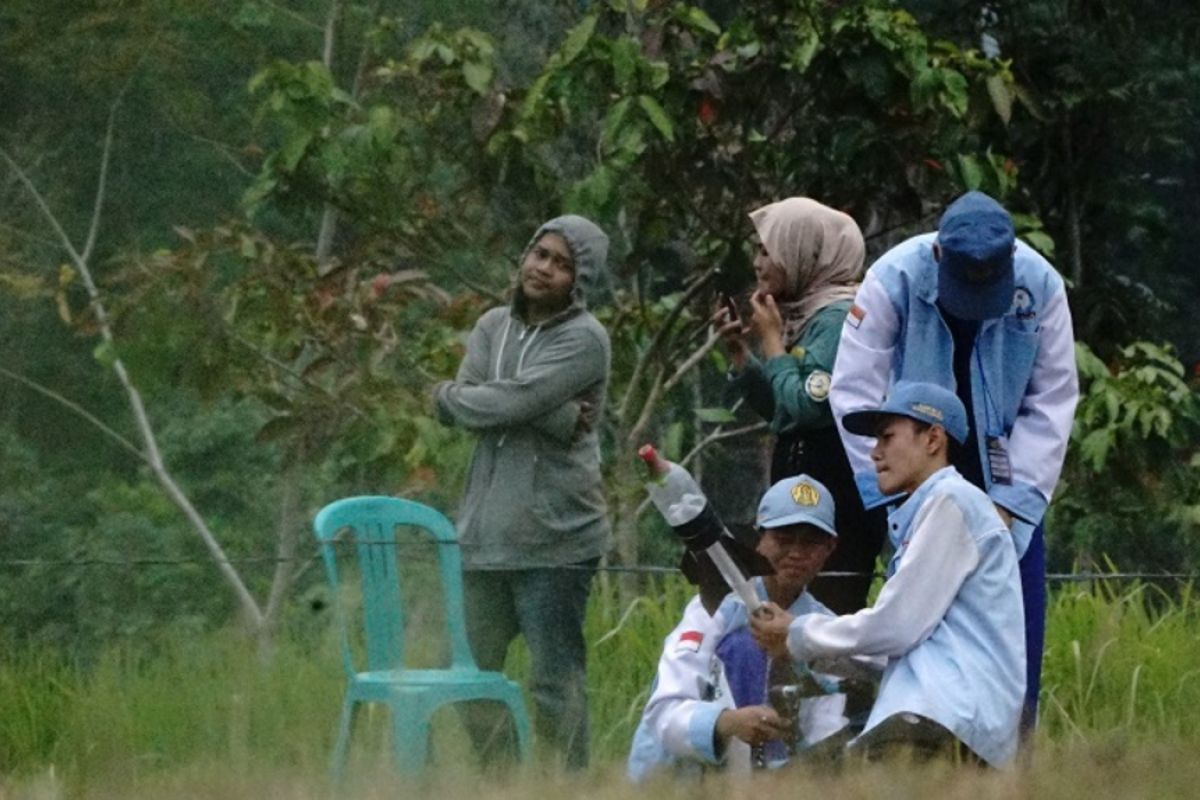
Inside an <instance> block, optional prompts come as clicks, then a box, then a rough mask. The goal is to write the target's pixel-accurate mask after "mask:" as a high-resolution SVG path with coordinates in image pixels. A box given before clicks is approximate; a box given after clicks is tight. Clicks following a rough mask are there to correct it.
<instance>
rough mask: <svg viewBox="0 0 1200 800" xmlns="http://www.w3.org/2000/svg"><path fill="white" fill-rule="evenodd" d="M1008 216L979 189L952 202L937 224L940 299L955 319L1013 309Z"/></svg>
mask: <svg viewBox="0 0 1200 800" xmlns="http://www.w3.org/2000/svg"><path fill="white" fill-rule="evenodd" d="M1015 242H1016V233H1015V231H1014V230H1013V221H1012V216H1010V215H1009V213H1008V212H1007V211H1005V210H1004V207H1003V206H1002V205H1000V204H999V203H997V202H996V201H995V200H993V199H992V198H990V197H988V196H987V195H986V194H984V193H983V192H967V193H966V194H964V195H963V196H962V197H960V198H958V199H957V200H955V201H954V202H953V203H951V204H950V205H949V206H948V207H947V208H946V212H945V213H944V214H942V220H941V222H939V223H938V234H937V243H938V246H939V247H940V248H941V258H940V259H939V261H938V300H939V301H940V302H941V304H942V305H943V306H944V307H945V308H946V310H947V311H949V312H950V313H951V314H953V315H954V316H956V317H958V318H959V319H968V320H984V319H993V318H995V317H999V316H1002V315H1003V314H1004V312H1006V311H1008V310H1009V309H1010V308H1011V307H1012V302H1013V292H1014V291H1015V285H1014V284H1015V282H1016V278H1015V277H1014V274H1013V245H1014V243H1015Z"/></svg>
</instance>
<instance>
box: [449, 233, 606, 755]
mask: <svg viewBox="0 0 1200 800" xmlns="http://www.w3.org/2000/svg"><path fill="white" fill-rule="evenodd" d="M607 255H608V237H607V236H606V235H605V234H604V232H603V231H601V230H600V229H599V228H598V227H596V225H595V224H593V223H592V222H590V221H589V220H587V219H584V218H583V217H579V216H574V215H568V216H563V217H557V218H555V219H552V220H550V221H549V222H547V223H545V224H544V225H542V226H541V227H540V228H538V230H537V232H536V233H535V234H534V235H533V238H532V239H531V240H530V242H529V245H528V246H527V247H526V248H525V252H524V254H523V255H522V257H521V263H520V271H519V274H518V280H517V286H516V291H515V293H514V296H513V301H512V304H511V305H510V306H506V307H500V308H494V309H492V310H490V311H488V312H487V313H485V314H484V315H483V316H482V317H481V318H480V319H479V321H478V322H477V323H476V325H475V329H474V330H473V331H472V332H471V337H470V339H469V340H468V342H467V352H466V357H465V358H464V360H463V363H462V365H461V366H460V367H459V370H458V376H457V378H456V379H455V380H454V381H447V382H445V383H442V384H440V385H438V386H437V387H436V389H435V390H434V398H435V401H436V404H437V410H438V414H439V416H440V417H441V419H442V420H443V421H444V422H446V423H449V424H456V425H461V426H462V427H464V428H467V429H469V430H470V431H472V432H473V433H474V434H475V435H476V436H477V437H478V443H477V444H476V446H475V452H474V455H473V456H472V458H471V466H470V471H469V473H468V475H467V485H466V492H465V495H464V497H463V502H462V507H461V509H460V511H459V516H458V533H459V539H460V541H461V543H462V550H463V565H464V588H465V599H466V613H467V633H468V637H469V639H470V641H471V647H472V649H473V651H474V653H475V658H476V660H477V661H478V662H479V666H480V667H481V668H482V669H489V670H499V669H502V668H503V666H504V658H505V654H506V653H507V651H508V646H509V644H510V643H511V642H512V641H513V639H515V638H516V636H517V635H518V634H521V635H523V636H524V637H525V642H526V644H527V645H528V646H529V653H530V661H531V678H530V689H531V692H532V694H533V699H534V704H535V710H536V714H535V727H536V730H537V733H538V737H539V738H540V739H542V740H543V741H545V742H547V743H549V744H550V745H551V746H552V747H553V748H554V749H555V750H557V751H558V754H559V755H560V757H562V758H563V759H564V761H565V763H566V765H567V766H568V767H570V768H582V767H585V766H586V765H587V760H588V729H587V699H586V694H585V688H586V687H585V672H584V669H585V662H586V646H585V642H584V639H583V620H584V613H585V611H586V607H587V596H588V591H589V588H590V586H591V580H592V576H593V574H594V573H595V569H596V565H597V564H598V562H599V559H600V556H601V555H603V554H604V552H605V551H606V550H607V549H608V547H609V528H608V518H607V506H606V503H605V499H604V491H603V482H602V480H601V476H600V447H599V440H598V437H597V435H596V432H595V430H593V423H594V421H595V420H596V419H597V418H599V416H600V414H601V412H602V410H603V405H604V398H605V392H606V390H607V388H608V375H609V362H610V346H609V341H608V334H607V333H606V332H605V330H604V328H603V326H601V325H600V323H599V322H598V321H597V320H596V318H595V317H593V316H592V315H591V314H590V313H589V312H588V311H587V308H586V304H585V298H586V296H587V293H588V291H589V290H591V289H593V288H594V287H595V286H596V285H597V283H598V281H599V278H600V276H601V274H602V270H603V269H604V266H605V259H606V258H607ZM500 713H501V712H500V711H499V709H495V708H493V707H491V706H485V705H480V706H478V707H476V708H474V709H472V712H471V713H470V714H469V715H468V716H467V725H468V728H469V729H470V731H471V735H472V738H473V739H474V740H475V743H476V746H477V747H478V748H479V749H480V751H481V755H482V756H483V758H484V760H485V761H487V760H490V759H491V758H492V757H493V756H494V755H495V753H496V751H497V749H498V748H500V747H508V746H510V745H509V743H508V742H506V741H503V740H501V739H500V737H499V736H497V732H498V731H501V730H503V731H508V727H507V726H506V725H504V724H503V720H501V719H499V714H500Z"/></svg>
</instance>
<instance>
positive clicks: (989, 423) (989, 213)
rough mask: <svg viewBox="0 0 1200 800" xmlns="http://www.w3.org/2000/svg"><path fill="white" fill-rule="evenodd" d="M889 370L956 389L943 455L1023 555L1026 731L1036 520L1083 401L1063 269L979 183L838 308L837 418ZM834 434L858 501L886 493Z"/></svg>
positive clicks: (865, 454)
mask: <svg viewBox="0 0 1200 800" xmlns="http://www.w3.org/2000/svg"><path fill="white" fill-rule="evenodd" d="M898 381H926V382H929V383H935V384H937V385H939V386H943V387H945V388H946V389H949V390H950V391H952V392H954V393H955V394H956V395H957V396H958V398H959V400H961V401H962V404H963V407H964V408H965V409H966V426H967V431H966V434H965V436H964V437H963V440H962V442H961V443H960V442H956V441H954V440H953V439H952V440H951V442H950V463H951V464H953V465H954V466H955V467H956V468H957V469H958V471H959V472H960V473H961V474H962V476H963V477H964V478H966V479H967V480H968V481H970V482H971V483H973V484H974V485H976V486H978V487H980V488H981V489H983V490H984V491H986V492H987V493H988V496H990V497H991V499H992V502H993V503H994V504H995V505H996V509H997V511H998V513H999V514H1000V517H1001V519H1003V520H1004V521H1005V523H1006V524H1008V525H1009V527H1010V528H1011V531H1012V537H1013V541H1014V542H1015V544H1016V547H1017V554H1018V556H1020V557H1021V562H1020V564H1021V587H1022V593H1023V598H1024V599H1023V602H1024V604H1025V648H1026V654H1027V662H1026V686H1027V694H1026V698H1025V710H1024V719H1023V726H1022V727H1023V729H1024V731H1025V732H1028V731H1030V730H1032V729H1033V726H1034V724H1035V723H1036V719H1037V699H1038V690H1039V688H1040V683H1041V670H1042V648H1043V644H1044V641H1045V625H1046V584H1045V579H1046V549H1045V539H1044V534H1043V530H1042V517H1043V515H1044V514H1045V511H1046V506H1047V504H1048V503H1049V502H1050V496H1051V494H1052V493H1053V491H1054V487H1055V485H1056V484H1057V483H1058V477H1059V473H1060V472H1061V471H1062V465H1063V458H1064V457H1065V456H1066V450H1067V440H1068V438H1069V437H1070V433H1071V424H1072V420H1073V419H1074V414H1075V404H1076V402H1077V401H1078V399H1079V383H1078V379H1077V377H1076V372H1075V339H1074V335H1073V333H1072V330H1071V314H1070V311H1069V309H1068V308H1067V297H1066V293H1065V290H1064V287H1063V281H1062V278H1060V277H1059V275H1058V273H1057V272H1055V270H1054V268H1053V267H1052V266H1050V264H1049V263H1048V262H1047V261H1046V260H1045V259H1044V258H1042V257H1041V256H1040V255H1038V254H1037V253H1036V252H1035V251H1034V250H1033V248H1031V247H1029V246H1028V245H1026V244H1025V243H1024V242H1021V241H1018V240H1017V239H1016V237H1015V233H1014V229H1013V221H1012V217H1011V216H1010V215H1009V213H1008V212H1007V211H1005V210H1004V208H1003V207H1002V206H1001V205H1000V204H999V203H997V202H996V201H995V200H993V199H992V198H990V197H988V196H987V195H985V194H983V193H982V192H968V193H967V194H965V195H963V196H962V197H960V198H958V199H957V200H955V201H954V202H953V203H951V204H950V206H949V207H948V208H947V209H946V211H945V213H944V214H943V216H942V219H941V222H940V223H939V225H938V230H937V232H936V233H929V234H923V235H920V236H915V237H913V238H911V239H908V240H907V241H905V242H902V243H901V244H899V245H897V246H896V247H894V248H892V249H891V250H889V251H888V252H886V253H884V254H883V255H882V256H880V257H879V259H877V260H876V261H875V263H874V264H873V265H872V266H871V268H870V270H869V271H868V272H867V274H866V277H865V278H864V280H863V283H862V286H861V287H860V288H859V291H858V294H857V295H856V297H855V300H854V304H853V305H852V306H851V308H850V311H849V312H848V314H847V316H846V322H845V324H844V325H843V327H842V336H841V341H840V342H839V344H838V357H837V362H836V363H835V364H834V369H833V381H832V387H831V389H830V395H829V403H830V406H831V407H832V410H833V415H834V417H835V419H837V420H838V421H839V422H841V421H842V420H844V419H845V418H846V416H847V415H848V414H851V413H853V412H855V411H858V410H861V409H866V408H875V407H878V405H879V404H880V403H881V402H882V401H883V398H884V396H885V395H886V394H887V392H888V389H889V387H890V386H892V385H893V384H895V383H896V382H898ZM843 442H844V444H845V446H846V454H847V456H848V457H849V459H850V465H851V468H852V469H853V470H854V473H855V481H856V482H857V484H858V488H859V492H860V493H861V494H862V496H863V501H864V505H865V506H866V507H867V508H875V507H878V506H881V505H886V504H888V503H890V502H895V501H896V500H897V499H898V498H892V497H888V496H887V494H886V492H882V491H881V490H880V488H879V486H878V485H877V484H876V482H875V473H874V470H873V469H872V468H871V458H870V445H869V442H868V441H867V440H866V439H863V438H861V437H858V436H849V435H846V433H845V431H844V430H843Z"/></svg>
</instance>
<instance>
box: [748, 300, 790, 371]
mask: <svg viewBox="0 0 1200 800" xmlns="http://www.w3.org/2000/svg"><path fill="white" fill-rule="evenodd" d="M750 308H751V312H752V313H751V315H750V329H751V331H753V332H754V335H755V336H756V337H758V341H759V342H760V343H761V345H762V352H763V355H764V356H766V357H767V358H774V357H775V356H781V355H783V354H784V353H785V352H786V350H785V349H784V345H783V315H782V314H780V313H779V307H778V306H776V305H775V298H774V297H772V296H771V295H769V294H767V293H766V292H764V291H762V290H761V289H760V290H758V291H756V292H755V293H754V294H752V295H750Z"/></svg>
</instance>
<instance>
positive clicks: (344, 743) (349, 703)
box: [330, 692, 357, 783]
mask: <svg viewBox="0 0 1200 800" xmlns="http://www.w3.org/2000/svg"><path fill="white" fill-rule="evenodd" d="M356 705H357V703H355V701H354V698H353V697H351V696H350V693H349V692H347V693H346V698H345V700H343V701H342V716H341V720H340V721H339V723H338V734H337V741H336V742H334V745H333V763H332V765H331V767H330V774H331V775H332V777H333V782H334V783H341V781H342V775H343V773H345V771H346V754H347V751H348V750H349V747H350V731H351V729H352V728H353V727H354V710H355V706H356Z"/></svg>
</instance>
